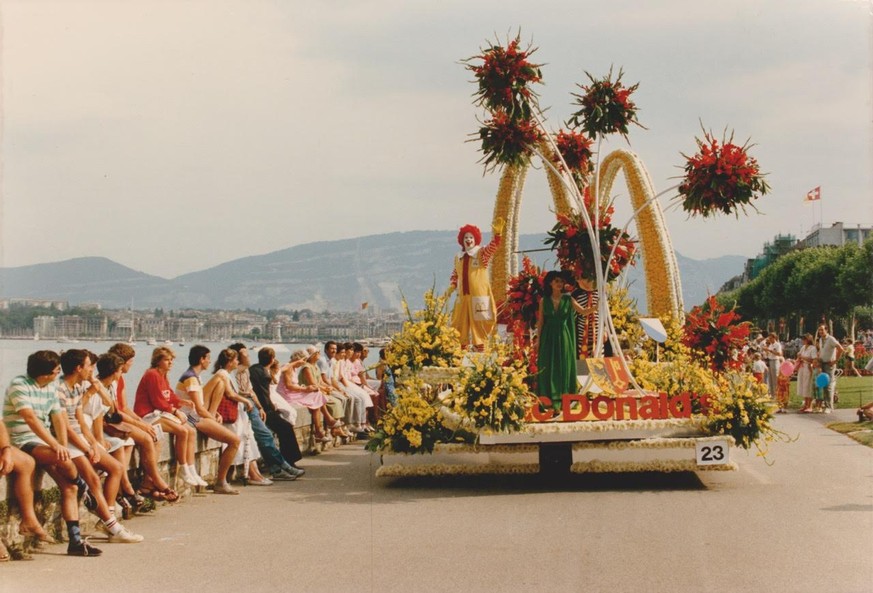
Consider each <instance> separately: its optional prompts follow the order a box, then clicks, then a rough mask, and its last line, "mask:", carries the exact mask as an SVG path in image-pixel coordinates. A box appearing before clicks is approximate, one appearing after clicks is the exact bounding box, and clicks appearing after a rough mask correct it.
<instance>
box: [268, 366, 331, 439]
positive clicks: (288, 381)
mask: <svg viewBox="0 0 873 593" xmlns="http://www.w3.org/2000/svg"><path fill="white" fill-rule="evenodd" d="M307 356H308V353H307V352H306V349H302V350H296V351H295V352H294V353H293V354H292V355H291V359H290V360H289V361H288V362H287V363H286V364H285V365H283V366H282V367H281V368H280V369H279V375H278V384H277V386H276V390H277V391H278V392H279V395H281V396H282V398H283V399H284V400H285V401H287V402H288V403H290V404H296V405H298V406H303V407H305V408H307V409H308V410H309V412H310V413H311V414H312V430H313V437H314V439H315V441H316V442H321V443H329V442H330V441H331V440H332V439H331V438H330V437H329V436H327V435H326V434H325V429H327V428H334V426H335V425H336V419H334V418H333V417H332V416H331V415H330V412H328V410H327V405H326V404H327V397H326V396H325V395H324V394H323V393H322V392H321V390H320V389H319V388H318V387H317V386H315V385H301V384H300V382H299V379H298V372H299V370H300V369H301V368H302V367H303V365H305V364H306V358H307ZM322 417H323V418H324V424H322Z"/></svg>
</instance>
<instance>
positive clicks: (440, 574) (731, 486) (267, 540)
mask: <svg viewBox="0 0 873 593" xmlns="http://www.w3.org/2000/svg"><path fill="white" fill-rule="evenodd" d="M837 417H845V418H846V419H852V418H853V415H852V414H851V411H850V410H844V411H842V413H841V414H839V415H835V416H831V417H828V418H827V419H828V420H830V419H836V418H837ZM821 420H824V418H823V417H809V416H800V415H797V414H789V415H785V416H779V417H778V418H777V426H778V427H779V428H780V429H781V430H783V431H785V432H786V433H787V434H789V435H792V436H796V437H798V438H797V440H796V441H794V442H790V443H783V442H776V443H772V444H771V445H770V451H769V453H768V455H767V462H769V463H770V465H768V463H767V462H765V460H764V459H762V458H760V457H757V456H756V455H755V453H754V452H745V451H738V450H734V451H733V455H734V460H735V461H737V462H738V463H739V466H740V469H739V471H736V472H714V473H707V472H703V473H698V474H692V473H683V474H633V475H629V474H628V475H600V476H597V475H583V476H570V477H568V478H565V479H561V480H558V481H553V482H548V481H544V480H543V479H542V478H540V477H538V476H526V477H500V478H469V477H465V478H454V479H443V480H436V479H381V478H380V479H377V478H375V477H374V473H375V469H376V464H377V463H378V459H377V458H374V457H372V456H370V455H369V454H368V453H366V452H364V451H363V450H362V447H361V446H358V445H349V446H346V447H342V448H339V449H336V450H333V451H331V452H329V453H327V454H324V455H320V456H318V457H312V458H307V459H306V460H304V464H305V466H306V467H307V469H308V472H307V475H306V476H305V477H304V478H303V479H301V480H299V481H297V482H292V483H280V484H276V485H274V486H271V487H254V486H249V487H247V488H245V489H243V491H242V494H241V495H240V496H217V495H211V494H210V495H207V496H200V497H196V498H194V499H193V500H189V501H187V502H185V503H183V504H180V505H176V506H168V507H162V508H161V509H159V511H158V512H157V513H155V514H154V515H153V516H146V517H139V518H135V519H133V520H132V521H130V526H131V528H132V529H134V530H135V531H137V532H139V533H142V534H143V535H145V536H146V538H147V539H146V541H145V542H144V543H142V544H135V545H121V544H114V545H109V544H105V545H103V546H102V547H103V549H104V554H103V557H102V558H94V559H89V558H84V559H83V558H69V557H67V556H65V555H64V550H65V548H64V547H63V546H53V547H51V548H49V549H48V550H46V551H45V552H42V553H39V554H36V555H35V556H34V560H33V561H32V562H24V561H18V562H11V563H7V564H3V565H0V592H2V593H12V592H16V593H18V592H22V591H36V592H40V593H49V592H53V591H59V592H60V591H63V592H65V593H75V592H78V591H101V590H105V591H123V592H127V593H139V592H150V593H159V592H166V593H171V592H175V591H180V592H181V591H185V592H186V593H190V592H192V591H196V592H197V593H201V592H202V593H206V592H210V593H213V592H215V593H223V592H237V591H247V590H252V591H281V592H283V593H288V592H297V591H300V592H321V591H324V592H340V591H341V592H354V593H365V592H378V593H389V592H394V591H398V592H400V591H403V592H410V591H411V592H415V593H418V592H426V591H435V592H440V593H444V592H446V591H462V592H468V591H470V592H472V591H477V592H478V591H482V592H494V591H544V592H545V591H548V592H549V593H558V592H563V591H574V592H575V591H595V592H597V591H604V592H606V591H609V592H625V591H627V592H636V591H646V592H661V591H664V592H668V591H669V592H671V593H676V592H686V591H687V592H695V593H696V592H704V591H718V592H722V591H726V592H732V591H738V592H740V591H741V592H762V591H779V592H795V591H796V592H803V591H809V592H815V593H820V592H828V593H844V592H845V593H848V592H869V591H873V561H871V555H873V449H870V448H866V447H863V446H861V445H858V444H856V443H855V442H854V441H852V440H850V439H849V438H847V437H845V436H843V435H839V434H837V433H834V432H832V431H829V430H827V429H825V428H824V427H823V426H822V423H821ZM96 539H97V538H96V537H95V540H94V541H95V543H97V544H98V545H99V542H97V541H96Z"/></svg>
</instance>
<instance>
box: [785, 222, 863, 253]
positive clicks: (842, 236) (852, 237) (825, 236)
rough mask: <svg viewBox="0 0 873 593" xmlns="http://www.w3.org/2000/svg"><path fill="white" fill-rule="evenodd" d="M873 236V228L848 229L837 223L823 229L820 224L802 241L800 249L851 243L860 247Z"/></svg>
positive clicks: (857, 227) (859, 226) (857, 226)
mask: <svg viewBox="0 0 873 593" xmlns="http://www.w3.org/2000/svg"><path fill="white" fill-rule="evenodd" d="M871 234H873V229H871V227H862V226H861V225H860V224H859V225H856V226H855V227H847V226H846V225H844V224H843V223H842V222H835V223H834V224H832V225H831V226H830V227H829V228H822V226H821V225H820V224H817V225H815V226H814V227H812V230H811V231H810V233H809V234H808V235H807V236H806V237H805V238H804V239H802V240H801V241H800V247H822V246H825V245H833V246H836V247H842V246H843V245H847V244H849V243H857V244H858V245H860V244H861V243H863V242H864V241H865V240H867V238H868V237H870V236H871Z"/></svg>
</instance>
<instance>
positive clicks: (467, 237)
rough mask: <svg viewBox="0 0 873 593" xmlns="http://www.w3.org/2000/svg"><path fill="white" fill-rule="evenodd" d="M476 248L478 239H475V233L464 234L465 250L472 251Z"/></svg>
mask: <svg viewBox="0 0 873 593" xmlns="http://www.w3.org/2000/svg"><path fill="white" fill-rule="evenodd" d="M475 246H476V239H474V238H473V233H464V249H472V248H473V247H475Z"/></svg>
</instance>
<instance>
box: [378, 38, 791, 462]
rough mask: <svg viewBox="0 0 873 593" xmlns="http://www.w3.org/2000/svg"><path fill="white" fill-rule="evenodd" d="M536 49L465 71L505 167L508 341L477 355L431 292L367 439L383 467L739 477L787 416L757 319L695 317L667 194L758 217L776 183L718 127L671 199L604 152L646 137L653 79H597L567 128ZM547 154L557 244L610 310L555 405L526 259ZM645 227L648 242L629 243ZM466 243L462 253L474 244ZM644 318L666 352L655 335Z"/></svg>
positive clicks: (512, 43)
mask: <svg viewBox="0 0 873 593" xmlns="http://www.w3.org/2000/svg"><path fill="white" fill-rule="evenodd" d="M534 51H535V50H534V49H532V48H531V47H528V48H526V49H525V48H522V46H521V43H520V39H519V38H518V37H516V38H514V39H510V40H508V41H507V43H505V44H501V43H495V44H489V45H488V46H486V47H485V48H483V49H482V50H481V53H480V54H478V55H476V56H474V57H472V58H469V59H467V60H465V61H464V62H463V63H464V64H465V66H466V68H467V69H468V70H469V71H470V72H472V73H473V76H474V78H475V83H476V85H477V91H476V93H475V95H474V96H475V100H474V104H475V105H476V106H477V107H480V108H482V109H483V110H484V112H485V114H484V118H483V119H481V120H480V122H481V123H480V128H479V130H478V132H477V133H476V134H475V139H476V140H477V141H479V142H480V143H481V151H482V154H483V156H482V163H483V164H484V166H485V170H486V172H494V171H500V173H501V176H500V181H499V185H498V190H497V197H496V200H495V204H494V211H493V229H494V232H495V233H497V234H501V231H502V236H501V237H500V240H499V241H493V242H492V243H494V244H496V245H497V248H496V252H494V253H493V255H492V254H489V255H490V262H489V265H490V274H491V276H490V277H491V280H490V282H491V293H492V294H493V298H494V300H495V301H497V310H498V311H499V313H498V315H499V319H498V321H500V322H501V323H503V324H505V326H506V331H505V332H502V333H503V334H504V337H503V338H500V337H497V336H496V335H492V336H491V338H490V339H489V340H488V341H487V343H486V344H484V345H481V346H480V347H479V348H462V346H461V344H462V343H463V344H467V343H468V340H466V336H464V338H465V339H463V340H462V338H461V336H460V334H459V332H458V330H457V329H456V328H455V327H453V325H452V315H451V314H450V312H449V304H450V292H451V290H450V291H449V292H447V293H446V294H443V295H440V294H437V293H436V292H435V291H434V290H431V291H429V292H428V293H427V294H426V295H425V305H424V308H423V309H422V310H420V311H415V312H412V311H409V310H408V309H407V311H406V313H407V315H408V321H407V322H406V323H405V324H404V327H403V329H402V331H401V332H400V333H399V334H398V335H396V336H395V337H394V338H393V340H392V342H391V343H390V344H389V346H388V348H387V362H388V364H389V365H390V366H391V368H392V369H393V371H394V375H395V381H396V403H395V404H394V405H392V406H390V407H389V408H388V410H387V411H386V412H385V414H384V415H383V417H382V419H381V421H380V423H379V425H378V427H377V431H376V433H375V435H374V436H373V438H372V439H371V440H370V442H369V443H368V449H369V450H371V451H373V452H374V453H376V454H378V455H379V456H380V460H381V464H380V467H379V469H378V470H377V475H378V476H386V477H388V476H421V475H457V474H507V473H538V472H541V471H557V472H564V471H567V470H569V471H571V472H575V473H584V472H629V471H630V472H635V471H664V472H670V471H698V470H730V469H735V468H736V465H735V463H734V462H732V461H731V459H730V453H731V449H732V448H733V447H743V448H751V447H756V448H757V449H758V451H759V452H760V453H761V454H763V452H764V450H765V447H766V442H767V441H768V440H771V439H772V438H774V437H775V436H777V435H778V433H777V432H776V431H775V430H774V429H773V428H772V426H771V424H770V421H771V418H772V412H773V410H772V408H771V405H770V402H769V399H768V398H767V393H766V388H764V387H762V385H760V384H759V383H757V382H756V381H755V380H754V378H753V377H752V376H751V375H749V374H748V373H745V372H743V371H742V369H741V368H739V367H740V365H739V364H738V361H737V360H736V357H735V356H734V355H733V354H735V350H736V349H737V348H738V347H740V346H741V345H742V341H743V340H744V339H745V338H746V337H747V335H748V331H749V328H748V324H746V323H743V322H742V321H741V320H740V319H739V318H738V316H737V315H736V314H735V313H734V312H733V311H731V310H728V309H725V308H724V307H722V306H721V305H719V303H718V302H717V301H716V300H715V299H714V298H711V299H709V300H707V302H706V303H704V304H703V305H701V306H699V307H695V308H694V309H692V310H691V311H690V312H689V313H688V315H687V317H686V315H685V311H684V304H683V300H682V289H681V285H680V279H679V270H678V266H677V264H676V258H675V255H674V251H673V247H672V245H671V242H670V235H669V232H668V230H667V227H666V224H665V222H664V211H663V209H662V205H661V202H662V201H664V202H665V203H666V204H667V207H668V208H672V207H677V208H678V207H681V208H683V209H684V210H685V211H686V212H687V213H688V214H689V218H697V217H702V218H706V217H708V216H711V215H715V214H717V213H722V214H738V212H739V211H745V209H746V208H747V207H752V208H754V206H753V205H752V202H753V201H754V200H755V199H757V198H758V197H760V196H761V195H763V194H765V193H767V191H768V187H767V184H766V182H765V181H764V178H763V175H762V173H761V172H760V169H759V165H758V163H757V162H756V160H755V159H754V158H752V157H751V156H750V155H749V148H750V146H749V145H743V146H739V145H737V144H735V143H734V142H733V138H732V137H728V138H722V139H717V138H715V137H714V136H713V135H712V134H711V133H709V132H707V131H706V130H704V132H703V138H702V139H696V142H697V148H698V151H697V153H695V154H693V155H691V156H685V155H682V156H683V157H684V159H685V163H684V166H683V168H684V172H685V175H684V178H683V179H682V182H681V183H680V184H679V185H677V186H675V187H672V188H669V189H668V190H665V191H663V192H661V193H656V192H655V189H654V184H653V183H652V180H651V178H650V176H649V174H648V172H647V171H646V168H645V166H644V165H643V163H642V161H641V160H640V158H639V157H638V156H637V155H636V154H634V153H633V152H632V151H631V150H629V149H619V150H615V151H613V152H611V153H609V154H607V155H606V156H605V157H603V158H600V150H601V147H602V143H603V139H604V137H606V136H608V135H610V134H619V135H621V136H623V137H624V138H625V140H627V134H628V130H629V127H630V126H633V125H637V126H640V127H642V126H641V124H640V123H639V122H638V119H637V107H636V105H635V103H634V98H633V94H634V92H635V91H636V90H637V86H638V85H636V84H634V85H630V86H627V85H625V83H624V82H623V80H622V78H623V73H622V72H621V71H619V72H618V74H617V75H614V74H613V71H612V70H611V71H610V72H609V73H608V74H607V75H606V76H604V77H602V78H596V77H593V76H591V75H590V74H589V75H588V81H587V84H584V85H579V90H580V92H579V93H578V94H573V97H574V101H575V105H576V106H577V107H578V110H577V111H576V112H575V113H574V114H573V115H572V117H571V118H570V119H569V120H568V122H567V123H566V126H567V129H561V130H558V131H557V132H553V131H550V130H549V128H548V127H547V123H546V119H545V117H544V115H543V110H542V109H541V108H540V106H539V102H538V96H537V94H536V92H535V91H534V85H536V84H541V70H540V66H539V65H537V64H535V63H533V62H531V61H530V58H531V55H532V54H533V52H534ZM586 74H587V73H586ZM628 145H629V144H628ZM533 161H536V163H538V164H541V165H542V167H541V168H542V170H543V171H544V172H545V174H546V176H547V178H548V185H549V189H550V192H551V198H552V206H553V211H554V213H555V216H556V223H555V225H554V227H553V228H552V229H551V230H550V231H549V232H548V235H547V239H546V245H547V246H549V247H551V249H552V250H553V251H554V254H555V259H556V260H557V262H558V263H559V265H560V268H561V269H562V270H563V273H565V274H567V277H568V279H570V280H568V282H571V281H576V282H578V286H580V287H585V286H587V287H589V288H588V289H587V290H588V291H589V292H590V294H587V296H586V298H587V299H588V300H587V302H588V303H593V304H592V305H591V308H592V309H595V310H596V312H595V313H592V314H590V315H588V316H587V317H585V318H584V319H583V328H584V331H583V332H582V333H580V338H579V343H578V346H579V361H578V364H577V369H576V374H577V380H578V384H577V386H578V388H577V389H576V390H575V392H574V393H566V394H563V396H562V397H561V399H560V401H559V402H558V403H556V404H554V405H553V401H552V400H549V399H548V398H543V397H537V396H536V395H535V393H536V390H535V385H536V381H537V378H538V373H539V370H538V368H537V349H536V347H535V340H536V337H537V336H536V331H535V330H536V326H537V311H538V310H539V306H540V305H539V303H540V300H541V298H542V297H541V292H542V290H541V289H542V281H543V275H544V271H543V270H540V269H539V268H538V267H537V266H536V265H534V264H533V263H532V262H531V261H530V260H529V259H527V257H525V258H523V259H522V261H521V262H519V254H518V226H519V212H520V205H521V201H522V197H523V189H524V185H525V179H526V176H527V174H528V172H529V171H530V170H531V169H533V168H534V167H533ZM619 174H621V175H622V176H623V178H624V180H625V183H626V186H627V193H628V194H629V196H630V201H631V206H632V210H633V214H632V215H631V216H630V218H629V220H628V221H627V223H626V224H625V225H623V226H617V225H616V224H615V223H614V221H613V218H614V216H615V213H614V205H613V203H612V201H611V196H612V195H613V189H614V187H613V186H614V184H615V181H616V179H617V178H618V176H619ZM634 223H635V230H636V232H637V234H638V238H634V237H632V236H631V235H630V233H629V231H630V227H631V224H634ZM463 230H464V229H462V233H463ZM477 231H478V229H477ZM459 243H461V247H462V249H464V244H463V241H462V234H459ZM469 244H471V242H470V243H468V245H469ZM490 246H491V245H490V244H489V247H490ZM637 260H639V261H640V263H641V265H642V267H643V271H644V276H645V280H646V294H647V307H648V312H647V314H646V315H645V316H641V315H639V313H638V312H637V311H636V305H635V303H633V302H632V301H630V299H628V298H627V293H626V290H624V289H623V288H622V287H621V285H620V283H619V282H617V280H618V279H620V278H621V276H622V272H623V271H624V269H625V268H626V267H627V266H628V265H634V264H636V262H637ZM456 261H457V260H456ZM456 269H460V268H456ZM454 281H455V277H454V276H453V282H454ZM583 292H584V291H583ZM460 298H461V297H460V296H459V297H458V300H460ZM486 315H487V312H486ZM639 318H643V319H644V321H645V322H646V323H644V325H645V326H646V327H648V328H649V329H650V331H649V335H655V337H657V339H658V341H659V342H660V343H655V342H653V341H652V340H647V339H646V337H645V335H644V333H643V332H644V330H643V326H641V325H640V319H639ZM652 328H654V329H652ZM653 332H654V333H653ZM658 334H660V335H658Z"/></svg>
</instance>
